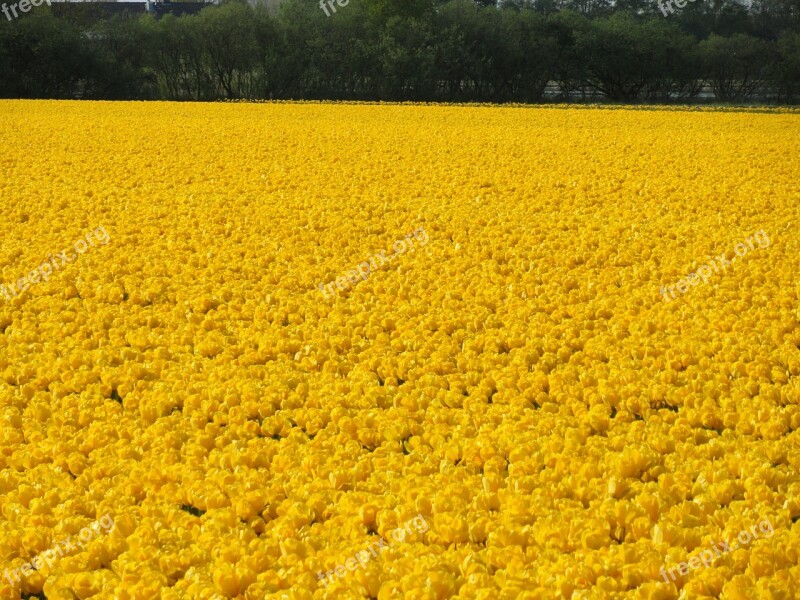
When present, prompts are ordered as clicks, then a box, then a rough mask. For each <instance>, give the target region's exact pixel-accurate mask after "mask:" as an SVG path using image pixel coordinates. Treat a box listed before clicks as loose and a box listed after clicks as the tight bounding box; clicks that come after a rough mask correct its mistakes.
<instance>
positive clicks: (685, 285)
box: [661, 229, 770, 302]
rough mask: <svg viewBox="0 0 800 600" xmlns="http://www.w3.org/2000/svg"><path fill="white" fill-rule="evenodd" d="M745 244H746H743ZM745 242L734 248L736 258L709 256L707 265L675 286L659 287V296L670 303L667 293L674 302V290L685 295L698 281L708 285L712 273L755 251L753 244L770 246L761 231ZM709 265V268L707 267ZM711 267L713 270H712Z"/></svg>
mask: <svg viewBox="0 0 800 600" xmlns="http://www.w3.org/2000/svg"><path fill="white" fill-rule="evenodd" d="M745 242H747V243H746V244H745ZM745 242H739V243H738V244H736V246H735V247H734V249H733V250H734V252H735V253H736V256H734V257H733V258H731V259H730V260H728V256H727V253H726V252H723V253H722V254H720V255H719V256H717V257H716V261H715V259H712V258H711V257H710V256H709V257H708V258H709V259H710V260H709V264H707V265H703V266H702V267H700V268H698V269H697V272H696V273H689V274H688V275H687V276H686V277H684V278H683V279H681V280H680V281H678V282H677V283H676V284H675V285H668V286H667V287H666V288H665V287H664V286H663V285H662V286H661V295H662V296H663V297H664V302H670V301H671V300H670V298H669V297H668V296H667V292H669V295H670V296H672V299H673V300H674V299H675V298H676V297H677V296H676V295H675V288H677V289H678V292H679V293H681V294H685V293H686V291H687V290H688V289H689V287H690V286H693V285H700V280H701V279H702V280H703V283H708V278H709V277H711V275H713V274H714V273H719V272H721V270H725V269H727V268H728V265H729V264H731V263H733V262H736V259H737V257H738V258H741V257H743V256H744V255H746V254H747V253H748V252H749V251H750V250H754V249H755V247H756V246H755V243H754V242H758V247H759V248H766V247H767V246H769V245H770V241H769V236H768V235H767V232H766V231H764V230H763V229H762V230H761V231H759V232H758V233H756V234H755V235H751V236H748V238H747V239H746V240H745ZM709 265H711V266H709ZM712 267H713V270H712Z"/></svg>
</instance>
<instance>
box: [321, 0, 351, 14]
mask: <svg viewBox="0 0 800 600" xmlns="http://www.w3.org/2000/svg"><path fill="white" fill-rule="evenodd" d="M334 4H338V5H339V7H340V8H344V7H345V6H347V5H348V4H350V0H319V7H320V8H321V9H322V12H324V13H325V16H326V17H330V16H331V13H330V11H333V12H334V13H335V12H336V7H335V6H334ZM329 9H330V10H329Z"/></svg>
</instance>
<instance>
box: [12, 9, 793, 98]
mask: <svg viewBox="0 0 800 600" xmlns="http://www.w3.org/2000/svg"><path fill="white" fill-rule="evenodd" d="M663 4H664V2H663V1H662V2H660V3H659V2H657V1H656V0H612V1H609V0H533V1H528V0H508V1H506V2H502V3H501V4H500V5H499V6H498V5H497V2H496V1H492V0H480V1H476V0H447V1H441V0H348V1H346V2H345V0H342V2H340V3H337V2H336V1H333V2H324V1H323V2H322V3H320V1H319V0H283V1H282V2H281V3H280V4H279V6H278V7H277V9H272V8H267V7H266V6H265V5H256V6H251V5H250V4H248V3H246V2H244V1H242V0H226V1H224V2H223V3H222V4H220V5H219V6H212V7H209V8H206V9H204V10H203V11H201V12H200V13H199V14H197V15H191V16H182V17H174V16H171V15H167V16H164V17H163V18H160V19H156V18H154V17H152V16H150V15H144V14H143V15H140V16H136V17H127V18H123V17H114V18H110V19H105V18H100V17H98V14H97V12H94V13H92V12H87V11H80V10H74V11H71V10H62V11H59V14H58V15H55V14H54V11H53V10H52V9H50V8H48V7H47V6H42V7H41V8H37V9H34V10H33V11H31V12H30V13H29V14H26V15H24V16H22V17H20V18H19V19H16V20H14V21H4V20H0V97H3V98H86V99H109V100H123V99H125V100H149V99H167V100H197V101H211V100H223V99H308V100H317V99H319V100H322V99H326V100H368V101H378V100H383V101H403V100H406V101H447V102H522V103H529V102H543V101H561V102H563V101H593V102H595V101H611V102H626V103H636V102H658V103H687V102H703V101H716V102H725V103H749V102H759V103H781V104H794V103H797V102H798V99H800V0H754V2H753V3H752V5H750V6H749V7H748V6H743V5H741V4H738V3H737V2H734V1H732V0H696V1H695V2H692V3H687V2H684V1H682V2H681V4H685V7H683V8H676V6H675V4H674V3H673V4H672V5H671V6H672V8H673V9H674V10H673V12H668V13H667V15H666V16H665V15H664V12H666V11H664V10H662V9H660V8H659V6H660V5H663ZM325 7H327V10H325ZM334 8H335V11H334Z"/></svg>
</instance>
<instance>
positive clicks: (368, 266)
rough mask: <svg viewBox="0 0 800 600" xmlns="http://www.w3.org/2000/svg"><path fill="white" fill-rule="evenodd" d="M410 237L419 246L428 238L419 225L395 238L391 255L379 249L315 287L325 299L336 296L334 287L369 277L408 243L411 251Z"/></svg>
mask: <svg viewBox="0 0 800 600" xmlns="http://www.w3.org/2000/svg"><path fill="white" fill-rule="evenodd" d="M412 238H413V239H416V240H417V242H419V245H420V246H424V245H425V244H427V243H428V241H429V240H430V238H429V237H428V234H427V233H426V232H425V230H424V229H423V228H422V227H419V228H417V229H416V230H414V231H412V232H411V233H407V234H406V235H405V236H404V238H403V239H402V240H397V241H396V242H395V243H394V254H392V255H391V256H386V251H385V250H380V251H379V252H378V253H377V254H375V255H373V256H372V257H371V258H370V259H369V260H366V261H364V262H362V263H359V264H358V266H357V267H356V268H355V269H350V270H349V271H347V273H345V274H343V275H339V276H338V277H337V278H336V280H335V282H333V281H331V282H330V283H328V284H327V285H323V284H321V283H318V284H317V288H318V289H319V291H320V292H322V295H323V296H325V299H326V300H330V299H331V298H333V297H335V296H336V293H337V292H336V290H335V288H339V289H340V290H342V291H344V290H346V289H347V288H348V287H350V285H351V284H352V285H355V284H357V283H358V280H359V278H360V279H361V281H364V280H365V279H366V278H367V277H369V274H370V273H371V272H373V271H376V270H377V269H378V267H382V266H383V265H385V264H388V263H389V261H391V260H392V259H393V258H395V257H396V256H399V255H400V254H403V253H404V252H405V251H406V245H408V247H409V248H410V251H411V252H414V250H416V248H414V242H413V240H412Z"/></svg>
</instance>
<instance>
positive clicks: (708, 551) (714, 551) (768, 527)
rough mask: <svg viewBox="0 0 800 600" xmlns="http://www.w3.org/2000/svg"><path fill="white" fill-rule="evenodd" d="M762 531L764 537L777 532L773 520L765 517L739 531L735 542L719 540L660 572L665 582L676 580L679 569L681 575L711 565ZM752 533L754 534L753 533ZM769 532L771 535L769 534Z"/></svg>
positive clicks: (662, 568)
mask: <svg viewBox="0 0 800 600" xmlns="http://www.w3.org/2000/svg"><path fill="white" fill-rule="evenodd" d="M759 531H761V534H762V535H763V536H764V537H768V538H769V537H772V535H773V534H774V533H775V530H774V528H773V527H772V522H770V520H769V519H764V520H763V521H761V523H759V524H758V525H753V526H752V527H751V528H750V531H747V530H742V531H740V532H739V535H738V536H736V541H734V542H733V544H729V543H728V542H719V543H718V544H714V545H713V546H711V548H705V549H704V550H702V551H701V552H700V553H699V554H697V555H695V556H693V557H692V558H690V559H689V561H688V562H680V563H678V564H677V565H676V566H674V567H672V568H670V569H665V568H664V567H661V570H660V571H659V574H660V575H661V577H663V578H664V582H665V583H669V582H670V580H672V581H675V573H674V572H675V571H676V570H677V571H678V572H679V573H680V574H681V575H686V574H687V573H688V572H689V569H699V568H700V564H701V563H702V564H703V566H705V567H710V566H711V565H712V564H713V563H714V561H715V560H717V559H718V558H719V557H720V556H722V555H723V554H727V553H728V552H731V551H732V550H738V549H739V548H743V547H744V546H747V544H749V543H750V542H751V541H753V540H757V539H759V535H758V532H759ZM751 533H752V535H751ZM767 534H769V535H767ZM667 574H669V577H670V579H667Z"/></svg>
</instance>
